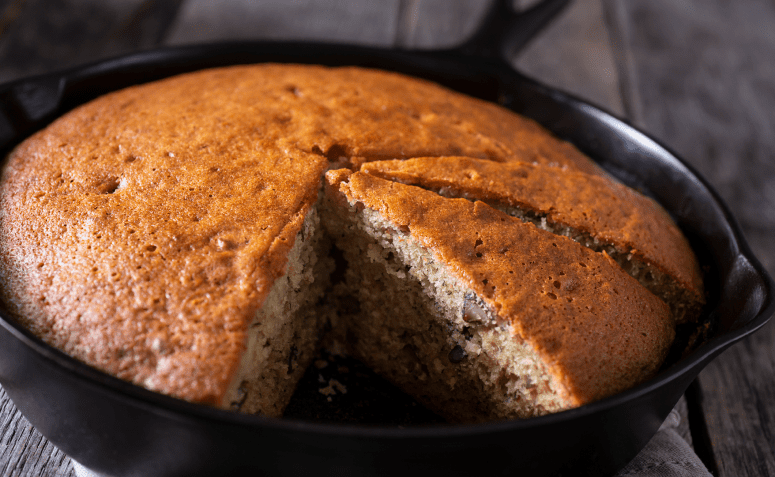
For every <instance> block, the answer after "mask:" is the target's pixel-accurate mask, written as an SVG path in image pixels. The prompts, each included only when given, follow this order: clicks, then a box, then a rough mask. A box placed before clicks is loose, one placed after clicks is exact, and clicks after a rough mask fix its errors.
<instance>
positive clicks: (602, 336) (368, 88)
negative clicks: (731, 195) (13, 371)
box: [0, 64, 704, 422]
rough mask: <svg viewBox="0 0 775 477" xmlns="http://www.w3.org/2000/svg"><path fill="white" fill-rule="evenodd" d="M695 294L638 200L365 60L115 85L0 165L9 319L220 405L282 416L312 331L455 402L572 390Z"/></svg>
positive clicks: (521, 126)
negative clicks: (364, 64)
mask: <svg viewBox="0 0 775 477" xmlns="http://www.w3.org/2000/svg"><path fill="white" fill-rule="evenodd" d="M326 171H328V172H326ZM333 249H336V250H338V251H339V252H340V253H341V254H342V255H343V256H344V262H342V263H340V264H339V266H340V267H344V273H343V274H342V276H341V277H339V276H338V275H339V274H332V271H333V270H334V268H335V265H336V264H335V263H334V259H333V258H332V253H331V251H332V250H333ZM339 252H338V253H339ZM703 293H704V292H703V288H702V280H701V275H700V272H699V267H698V264H697V261H696V258H695V257H694V254H693V253H692V250H691V248H690V247H689V245H688V242H687V241H686V239H685V238H684V237H683V235H682V234H681V232H680V230H679V229H678V228H677V227H676V225H675V224H674V223H673V222H672V221H671V220H670V218H669V216H668V215H667V214H666V212H664V211H663V210H662V209H661V208H660V207H659V206H658V205H657V204H656V203H655V202H653V201H652V200H651V199H649V198H647V197H645V196H643V195H641V194H639V193H638V192H635V191H633V190H631V189H629V188H627V187H625V186H623V185H621V184H620V183H618V182H616V181H615V180H614V179H612V178H610V177H609V176H608V175H607V174H606V173H605V172H604V171H602V169H600V168H599V167H598V166H597V165H595V164H594V162H592V161H591V160H590V159H588V158H587V157H585V156H584V155H583V154H581V153H580V152H579V151H578V150H576V149H575V148H574V147H573V146H572V145H570V144H568V143H566V142H564V141H561V140H559V139H557V138H555V137H553V136H552V135H551V134H549V133H548V132H547V131H545V130H544V129H543V128H541V127H540V126H538V125H537V124H536V123H535V122H533V121H531V120H529V119H526V118H523V117H520V116H518V115H516V114H514V113H511V112H509V111H507V110H505V109H503V108H501V107H499V106H497V105H494V104H490V103H487V102H484V101H481V100H477V99H473V98H469V97H466V96H464V95H462V94H459V93H456V92H453V91H450V90H447V89H445V88H442V87H440V86H438V85H435V84H433V83H429V82H427V81H423V80H419V79H415V78H409V77H406V76H402V75H398V74H395V73H389V72H384V71H375V70H368V69H362V68H325V67H319V66H302V65H277V64H266V65H252V66H237V67H228V68H219V69H212V70H204V71H200V72H194V73H189V74H185V75H181V76H176V77H172V78H168V79H165V80H161V81H157V82H153V83H148V84H145V85H139V86H134V87H131V88H127V89H124V90H121V91H117V92H115V93H111V94H108V95H105V96H103V97H101V98H98V99H96V100H94V101H92V102H90V103H87V104H85V105H83V106H80V107H78V108H76V109H75V110H73V111H71V112H69V113H67V114H65V115H64V116H62V117H61V118H59V119H58V120H56V121H54V122H53V123H52V124H51V125H50V126H48V127H47V128H45V129H44V130H42V131H40V132H38V133H36V134H35V135H33V136H32V137H31V138H29V139H28V140H26V141H25V142H23V143H22V144H20V145H19V146H17V147H16V148H15V149H14V150H13V151H12V152H11V154H10V155H9V156H8V158H7V159H6V163H5V165H4V167H3V171H2V179H1V181H0V298H2V300H3V302H4V303H5V304H6V306H7V307H8V309H9V310H10V311H11V312H12V313H13V314H14V315H15V316H16V317H17V319H18V321H19V322H20V323H21V324H22V325H24V326H25V327H27V328H28V329H29V330H31V331H32V332H33V333H34V334H36V335H37V336H39V337H40V338H41V339H43V340H44V341H45V342H47V343H49V344H50V345H52V346H54V347H57V348H59V349H61V350H63V351H64V352H66V353H68V354H70V355H71V356H73V357H74V358H76V359H78V360H80V361H82V362H84V363H87V364H89V365H91V366H94V367H96V368H98V369H100V370H103V371H105V372H107V373H110V374H112V375H115V376H117V377H119V378H122V379H124V380H127V381H130V382H133V383H135V384H138V385H140V386H144V387H146V388H148V389H151V390H154V391H158V392H161V393H164V394H168V395H171V396H175V397H178V398H181V399H185V400H189V401H193V402H199V403H203V404H208V405H213V406H218V407H222V408H227V409H235V410H239V411H241V412H249V413H260V414H264V415H269V416H281V415H282V413H283V409H284V407H285V405H286V404H287V402H288V400H289V399H290V397H291V395H292V394H293V391H294V389H295V386H296V382H297V381H298V379H299V378H300V376H301V374H302V373H303V372H304V370H305V369H306V367H307V366H308V365H309V364H310V362H311V360H312V359H313V358H314V356H315V354H316V352H317V350H318V348H319V346H320V345H321V342H322V340H323V339H324V338H325V337H326V336H328V337H329V338H331V339H335V340H338V341H339V342H341V343H342V344H343V346H344V347H345V348H346V349H347V350H348V352H350V353H352V354H353V355H354V356H356V357H357V358H358V359H360V360H362V361H363V362H365V363H367V364H368V365H369V366H370V367H372V368H373V369H374V370H375V371H377V372H378V373H380V374H381V375H383V376H384V377H386V378H387V379H388V380H390V381H392V382H394V383H395V384H397V385H398V386H399V387H401V388H402V389H403V390H405V391H406V392H408V393H410V394H411V395H412V396H414V397H415V398H416V399H418V400H419V401H420V402H422V403H423V404H425V405H426V406H427V407H429V408H431V409H433V410H434V411H436V412H437V413H439V414H440V415H442V416H445V417H447V418H448V419H450V420H453V421H462V422H469V421H484V420H490V419H504V418H515V417H519V418H521V417H530V416H536V415H542V414H546V413H550V412H556V411H560V410H563V409H568V408H572V407H576V406H579V405H582V404H585V403H589V402H592V401H595V400H598V399H601V398H603V397H606V396H610V395H612V394H614V393H617V392H620V391H622V390H625V389H628V388H630V387H632V386H634V385H636V384H638V383H640V382H642V381H644V380H645V379H648V378H649V377H651V376H653V375H654V374H655V373H656V371H657V370H658V368H659V366H660V365H661V363H662V362H663V360H664V358H665V356H666V354H667V351H668V349H669V347H670V345H671V343H672V341H673V337H674V334H675V324H676V323H685V322H691V321H694V320H696V319H697V317H698V315H699V311H700V309H701V307H702V305H703ZM343 299H346V300H352V301H354V302H355V303H357V306H355V307H354V309H347V310H345V309H337V307H336V303H340V302H341V301H342V300H343Z"/></svg>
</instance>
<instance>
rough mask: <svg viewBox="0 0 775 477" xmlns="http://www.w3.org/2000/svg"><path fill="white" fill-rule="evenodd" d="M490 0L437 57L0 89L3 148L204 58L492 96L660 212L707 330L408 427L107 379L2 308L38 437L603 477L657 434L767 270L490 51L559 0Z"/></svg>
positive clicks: (5, 363)
mask: <svg viewBox="0 0 775 477" xmlns="http://www.w3.org/2000/svg"><path fill="white" fill-rule="evenodd" d="M508 3H509V2H506V1H504V2H499V3H496V5H495V6H494V8H493V10H492V11H491V12H490V14H489V15H488V17H487V19H486V21H485V24H484V26H483V27H482V28H481V29H480V31H479V33H477V34H476V35H474V37H473V38H472V39H471V40H470V41H469V42H467V43H466V44H464V45H463V46H461V47H458V48H455V49H451V50H444V51H424V52H417V51H413V52H412V51H400V50H398V51H397V50H388V49H380V48H366V47H357V46H347V45H329V44H319V43H288V42H282V43H278V42H242V43H230V44H216V45H204V46H194V47H185V48H167V49H160V50H153V51H147V52H143V53H138V54H133V55H128V56H123V57H120V58H116V59H111V60H108V61H103V62H99V63H95V64H92V65H88V66H84V67H80V68H75V69H72V70H69V71H66V72H64V73H57V74H50V75H45V76H40V77H35V78H30V79H27V80H22V81H17V82H13V83H10V84H7V85H5V86H2V87H0V153H2V154H3V155H4V154H5V153H7V152H8V151H9V150H10V148H11V147H13V145H15V144H16V143H18V142H20V141H21V140H22V139H23V138H24V137H26V136H27V135H29V134H30V133H31V132H33V131H34V130H37V129H39V128H41V127H43V126H45V125H46V124H47V123H49V122H50V121H51V120H52V119H54V118H55V117H57V116H59V115H61V114H62V113H64V112H66V111H68V110H69V109H72V108H73V107H75V106H77V105H79V104H82V103H84V102H85V101H88V100H90V99H93V98H95V97H97V96H98V95H100V94H103V93H106V92H108V91H112V90H115V89H118V88H121V87H124V86H128V85H131V84H136V83H142V82H147V81H150V80H155V79H158V78H162V77H166V76H170V75H173V74H177V73H182V72H186V71H192V70H197V69H202V68H207V67H213V66H220V65H229V64H241V63H259V62H270V61H271V62H294V63H318V64H326V65H359V66H366V67H374V68H382V69H387V70H394V71H399V72H402V73H406V74H410V75H413V76H418V77H422V78H427V79H430V80H432V81H436V82H438V83H441V84H443V85H446V86H448V87H451V88H453V89H456V90H459V91H462V92H464V93H467V94H470V95H473V96H476V97H480V98H483V99H486V100H490V101H493V102H498V103H500V104H502V105H504V106H505V107H507V108H510V109H512V110H514V111H516V112H518V113H521V114H524V115H526V116H529V117H532V118H534V119H536V120H537V121H538V122H540V123H541V124H543V125H544V126H546V127H547V128H549V129H550V130H552V131H553V132H554V133H555V134H557V135H558V136H560V137H562V138H565V139H567V140H569V141H571V142H573V143H574V144H576V145H577V146H578V147H579V148H580V149H581V150H583V151H584V152H585V153H587V154H589V155H590V156H591V157H592V158H594V159H595V160H597V161H598V162H599V163H600V164H601V165H602V166H603V167H605V168H606V169H607V170H608V171H610V172H611V173H612V174H613V175H615V176H616V177H618V178H619V179H621V180H622V181H624V182H625V183H628V184H630V185H632V186H635V187H636V188H638V189H641V190H644V191H647V193H649V194H650V195H652V196H653V197H654V198H656V199H657V200H658V201H659V202H660V203H661V204H662V205H663V206H664V207H665V208H666V209H667V210H668V211H669V212H670V213H671V214H672V216H673V217H674V219H675V220H676V222H677V223H678V225H679V226H680V227H681V229H682V230H683V231H684V232H685V233H686V235H687V236H688V237H689V239H690V241H691V242H692V245H693V247H694V248H695V250H696V251H697V253H698V256H699V258H700V261H701V262H702V264H703V265H704V266H705V267H706V268H707V269H708V270H709V271H708V274H707V277H706V280H707V287H708V289H709V290H710V293H709V301H710V302H709V304H708V306H707V309H706V311H705V318H706V319H708V320H710V321H712V322H714V323H716V331H715V333H714V334H713V336H712V337H711V338H710V339H709V340H707V341H706V342H705V343H704V344H702V346H700V347H699V348H698V349H696V350H695V351H693V352H692V353H691V354H689V355H688V356H686V357H685V358H683V359H681V360H679V361H678V362H677V363H675V364H673V365H671V366H669V367H667V369H664V370H663V371H662V372H661V373H660V374H659V375H658V376H657V377H655V378H654V379H652V380H650V381H648V382H646V383H644V384H642V385H640V386H638V387H636V388H634V389H631V390H629V391H626V392H623V393H621V394H618V395H616V396H613V397H610V398H607V399H603V400H601V401H599V402H595V403H593V404H589V405H586V406H583V407H581V408H578V409H573V410H570V411H565V412H561V413H558V414H554V415H549V416H544V417H540V418H534V419H528V420H523V421H508V422H494V423H489V424H482V425H464V426H463V425H458V426H450V425H438V424H437V425H430V426H419V427H410V428H403V429H402V428H396V427H388V426H359V425H345V424H321V423H314V422H309V421H300V420H294V419H270V418H263V417H258V416H247V415H240V414H236V413H231V412H227V411H222V410H218V409H212V408H209V407H205V406H201V405H196V404H191V403H187V402H183V401H179V400H176V399H173V398H170V397H167V396H162V395H158V394H155V393H152V392H150V391H147V390H145V389H142V388H139V387H136V386H133V385H131V384H129V383H126V382H124V381H121V380H118V379H115V378H113V377H111V376H108V375H106V374H103V373H101V372H99V371H96V370H94V369H92V368H89V367H87V366H85V365H83V364H81V363H79V362H77V361H75V360H73V359H71V358H69V357H68V356H66V355H64V354H63V353H61V352H59V351H57V350H55V349H53V348H51V347H49V346H47V345H46V344H44V343H43V342H41V341H40V340H39V339H37V338H35V337H34V336H32V335H31V334H30V333H28V332H27V331H26V330H24V329H22V328H20V327H19V326H18V325H17V324H16V323H15V322H14V321H13V320H12V319H10V317H9V316H8V313H7V312H6V311H5V310H4V309H0V383H2V386H3V387H4V388H5V390H6V392H7V393H8V395H9V396H10V397H11V399H12V400H13V402H14V403H15V404H16V406H17V407H18V408H19V410H20V411H21V412H22V413H23V414H24V415H25V416H26V417H27V419H29V421H30V422H31V423H32V424H33V425H34V426H35V427H36V428H37V429H38V430H39V431H40V432H41V433H42V434H43V435H45V436H46V437H47V438H48V439H49V440H51V441H52V442H53V443H54V444H55V445H57V446H58V447H59V448H60V449H62V450H63V451H64V452H65V453H67V454H68V455H70V456H71V457H73V458H74V459H76V460H77V461H79V462H80V463H82V464H83V465H85V466H86V467H89V468H91V469H93V470H95V471H97V472H104V473H106V474H111V475H126V476H129V475H132V476H150V475H234V474H241V473H245V474H251V475H263V474H266V475H310V474H312V473H315V474H317V475H338V476H342V475H396V474H412V475H414V474H418V475H419V474H425V475H445V476H451V475H481V474H483V473H484V472H487V473H489V474H491V475H516V474H517V473H520V474H521V475H522V474H524V475H531V474H568V475H610V474H612V473H614V472H615V471H616V470H618V469H620V468H621V467H622V466H624V465H625V464H626V463H627V462H628V461H629V460H630V459H632V458H633V457H634V456H635V455H636V454H637V452H638V451H639V450H640V449H641V448H642V447H643V446H644V445H645V444H646V443H647V442H648V440H649V439H650V438H651V436H652V435H653V434H654V433H655V432H656V431H657V429H658V427H659V425H660V423H661V422H662V421H663V420H664V419H665V417H666V416H667V414H668V413H669V412H670V410H671V409H672V407H673V406H674V405H675V403H676V402H677V401H678V399H679V398H680V396H681V395H682V394H683V392H684V391H685V390H686V388H687V386H688V385H689V383H690V382H691V381H692V380H693V379H694V378H695V377H696V376H697V374H698V373H699V372H700V370H701V369H702V368H703V367H704V366H705V365H706V364H707V363H708V362H709V361H710V360H711V359H713V358H714V357H715V356H716V355H718V354H719V353H720V352H721V351H723V350H724V349H725V348H727V347H729V346H730V345H732V344H733V343H734V342H736V341H738V340H740V339H742V338H743V337H744V336H746V335H748V334H750V333H752V332H754V331H755V330H757V329H758V328H759V327H761V326H762V325H763V324H764V323H765V322H766V321H767V319H768V318H769V317H770V315H771V314H772V313H773V310H775V305H773V291H772V290H773V285H774V284H773V281H772V280H771V279H770V278H769V277H768V276H767V274H766V273H765V271H764V270H763V269H762V266H761V265H760V264H759V262H758V261H757V260H756V258H754V257H753V255H752V253H751V251H750V249H749V248H748V246H747V245H746V243H745V241H744V240H743V238H742V236H741V233H740V230H739V228H738V226H737V224H736V223H735V220H734V219H733V218H732V216H731V215H730V213H729V211H728V210H727V208H726V207H725V206H724V204H723V203H722V202H721V200H720V199H719V197H718V195H717V194H716V193H715V192H714V191H713V190H712V189H711V188H710V186H708V184H707V183H706V182H705V181H704V180H702V179H701V178H699V177H698V175H697V174H696V172H695V171H694V170H692V168H691V167H689V166H687V165H686V164H684V163H683V162H682V161H681V160H680V159H678V158H677V157H676V156H675V155H674V154H672V153H671V152H669V151H668V150H667V149H665V148H664V147H662V146H661V145H659V144H658V143H657V142H656V141H654V140H652V139H651V138H649V137H648V136H646V135H645V134H643V133H641V132H640V131H638V130H636V129H634V128H632V127H631V126H629V125H628V124H626V123H624V122H622V121H621V120H618V119H616V118H615V117H613V116H611V115H610V114H607V113H605V112H603V111H601V110H600V109H598V108H595V107H593V106H591V105H589V104H587V103H585V102H583V101H580V100H578V99H576V98H573V97H571V96H569V95H567V94H564V93H562V92H559V91H556V90H553V89H551V88H548V87H546V86H543V85H541V84H538V83H536V82H534V81H532V80H530V79H528V78H525V77H524V76H522V75H520V74H519V73H517V72H515V71H514V70H512V69H511V68H510V67H509V66H508V65H507V63H506V62H505V61H503V60H502V59H501V58H502V57H503V56H502V55H503V54H504V52H507V51H508V50H513V49H516V48H519V47H520V46H522V45H524V43H525V42H526V41H527V39H529V38H530V37H531V36H532V35H533V34H534V33H536V32H537V31H538V30H539V29H540V28H541V26H542V25H543V24H544V23H546V21H548V19H549V18H551V17H552V16H553V15H554V14H555V13H556V12H557V11H559V9H561V8H562V6H563V4H565V3H566V1H565V0H548V1H544V2H542V3H540V4H539V5H538V6H536V7H534V9H532V10H530V11H528V12H526V13H522V14H514V13H513V12H512V11H511V9H510V8H509V7H508V6H507V4H508Z"/></svg>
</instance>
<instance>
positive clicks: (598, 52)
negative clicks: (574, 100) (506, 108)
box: [514, 0, 625, 116]
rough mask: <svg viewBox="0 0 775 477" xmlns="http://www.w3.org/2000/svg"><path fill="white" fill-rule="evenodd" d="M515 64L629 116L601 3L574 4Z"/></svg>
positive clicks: (598, 0) (531, 73) (547, 80)
mask: <svg viewBox="0 0 775 477" xmlns="http://www.w3.org/2000/svg"><path fill="white" fill-rule="evenodd" d="M522 2H523V3H527V2H525V0H522ZM531 3H535V2H531ZM514 66H515V67H516V68H517V69H518V70H520V71H522V72H524V73H525V74H527V75H528V76H531V77H533V78H535V79H537V80H539V81H541V82H543V83H546V84H548V85H550V86H554V87H555V88H558V89H561V90H564V91H567V92H569V93H573V94H575V95H577V96H579V97H581V98H583V99H585V100H587V101H589V102H591V103H594V104H596V105H598V106H600V107H602V108H604V109H606V110H608V111H610V112H612V113H613V114H616V115H619V116H622V115H624V114H625V110H624V106H623V103H622V97H621V87H620V84H619V73H618V71H617V68H616V62H615V61H614V53H613V51H612V48H611V44H610V41H609V38H608V35H607V27H606V23H605V19H604V15H603V5H602V1H601V0H585V1H583V2H581V1H577V2H573V3H571V5H570V6H569V7H567V8H566V10H565V11H564V12H563V13H562V14H561V15H560V17H559V18H557V20H556V21H555V22H554V23H552V24H550V25H549V26H548V27H547V28H546V30H544V31H543V32H542V33H541V34H540V35H539V36H538V37H537V38H536V39H535V40H533V41H532V42H531V43H530V44H529V45H528V46H527V47H526V48H525V49H524V50H523V51H522V52H521V53H520V54H519V55H518V57H517V58H516V59H515V61H514Z"/></svg>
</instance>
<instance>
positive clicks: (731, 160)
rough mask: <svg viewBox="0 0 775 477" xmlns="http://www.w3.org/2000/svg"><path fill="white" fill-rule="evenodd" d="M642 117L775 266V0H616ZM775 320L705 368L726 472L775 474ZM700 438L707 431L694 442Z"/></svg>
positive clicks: (706, 397) (706, 399)
mask: <svg viewBox="0 0 775 477" xmlns="http://www.w3.org/2000/svg"><path fill="white" fill-rule="evenodd" d="M606 6H607V7H608V16H609V18H610V19H613V21H614V23H616V24H617V26H618V27H619V31H618V32H617V33H618V35H619V36H618V40H617V41H618V44H619V45H620V46H621V50H620V51H619V64H620V71H623V72H624V73H625V79H624V83H625V87H624V90H625V91H628V92H629V94H628V95H627V101H626V103H627V104H628V108H627V109H628V110H629V111H631V112H632V116H633V120H634V121H635V122H636V123H637V124H639V125H640V126H642V127H643V128H644V129H645V130H647V131H649V132H651V133H652V134H653V135H654V136H655V137H657V138H658V139H660V140H662V141H663V142H665V143H666V144H667V145H668V146H669V147H671V148H673V149H674V150H676V151H677V152H678V153H679V154H680V155H681V156H682V157H683V158H685V159H686V160H687V161H688V162H690V163H691V164H692V165H693V166H694V167H696V168H697V169H698V170H699V171H700V173H701V174H702V175H703V176H705V177H706V178H707V179H708V180H709V181H710V182H711V183H712V184H713V185H714V186H715V187H716V189H717V190H718V191H719V193H720V194H721V196H722V197H723V198H724V200H725V201H726V202H727V204H728V205H729V206H730V208H731V209H732V211H733V213H734V214H735V215H736V217H737V218H738V220H739V222H740V224H741V226H742V228H743V230H744V233H745V235H746V236H747V237H748V239H749V241H750V242H749V243H750V244H751V246H752V248H753V249H754V251H755V253H756V254H757V256H758V257H759V259H760V260H761V261H762V262H763V264H764V265H765V267H766V268H767V269H768V270H769V271H770V273H772V272H773V271H775V240H772V237H773V236H775V155H774V153H773V151H775V115H773V114H772V111H773V110H775V64H773V62H772V58H775V36H773V35H772V31H773V30H772V25H774V24H775V3H773V2H772V1H769V0H744V1H737V2H729V1H724V0H683V1H680V2H676V1H674V0H630V1H627V2H623V1H617V0H607V1H606ZM773 350H775V323H770V324H769V325H768V326H767V327H766V328H765V329H763V330H761V331H760V332H759V333H758V334H756V335H754V336H753V337H751V338H749V339H747V340H745V341H744V342H743V343H740V344H737V345H736V346H734V347H733V348H732V349H730V350H728V351H727V352H725V353H724V354H723V355H722V356H721V357H720V358H718V359H717V360H716V361H714V362H713V363H712V364H711V365H710V366H708V368H707V369H706V370H705V371H703V373H702V374H701V375H700V377H699V381H698V382H699V392H698V394H699V401H700V403H699V404H700V405H701V406H702V416H703V417H704V421H705V422H704V423H703V424H704V426H698V428H702V427H705V428H706V429H707V432H708V434H709V435H708V436H707V441H708V442H709V443H710V445H711V448H710V449H708V455H710V456H711V458H713V459H714V461H715V462H713V463H712V466H715V467H716V468H717V469H718V475H721V476H738V475H775V452H774V451H773V449H775V400H773V399H772V396H774V395H775V379H773V378H775V351H773ZM695 444H697V442H695Z"/></svg>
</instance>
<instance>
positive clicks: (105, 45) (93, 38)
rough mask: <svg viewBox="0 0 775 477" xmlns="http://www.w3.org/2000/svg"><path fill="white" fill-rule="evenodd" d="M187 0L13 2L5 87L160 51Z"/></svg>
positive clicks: (0, 77)
mask: <svg viewBox="0 0 775 477" xmlns="http://www.w3.org/2000/svg"><path fill="white" fill-rule="evenodd" d="M181 1H182V0H174V1H168V0H103V1H98V0H26V1H24V2H12V3H10V4H9V6H8V7H7V8H5V9H4V12H6V13H4V16H3V19H4V20H0V21H5V23H0V28H3V30H2V31H0V33H1V35H0V65H2V68H0V83H3V82H6V81H11V80H13V79H17V78H21V77H25V76H30V75H34V74H40V73H45V72H49V71H54V70H59V69H63V68H66V67H68V66H73V65H77V64H81V63H85V62H90V61H94V60H97V59H100V58H106V57H110V56H115V55H118V54H121V53H127V52H130V51H133V50H137V49H142V48H148V47H151V46H154V45H156V44H158V43H159V42H160V41H161V40H162V39H163V38H164V36H165V35H166V32H167V28H168V27H169V26H170V24H171V22H172V20H173V18H174V16H175V15H176V13H177V8H178V5H179V4H180V3H181ZM6 18H7V20H5V19H6Z"/></svg>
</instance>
